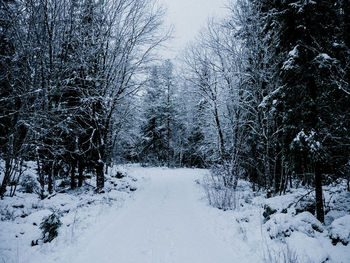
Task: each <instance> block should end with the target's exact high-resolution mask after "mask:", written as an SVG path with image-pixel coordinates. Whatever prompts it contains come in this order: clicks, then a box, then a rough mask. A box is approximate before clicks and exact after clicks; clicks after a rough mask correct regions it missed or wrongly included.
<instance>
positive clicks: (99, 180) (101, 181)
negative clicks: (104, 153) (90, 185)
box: [95, 161, 105, 189]
mask: <svg viewBox="0 0 350 263" xmlns="http://www.w3.org/2000/svg"><path fill="white" fill-rule="evenodd" d="M103 168H104V164H103V162H101V161H99V162H98V163H97V165H96V168H95V169H96V187H97V189H102V188H103V187H104V185H105V178H104V173H103Z"/></svg>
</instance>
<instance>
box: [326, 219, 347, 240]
mask: <svg viewBox="0 0 350 263" xmlns="http://www.w3.org/2000/svg"><path fill="white" fill-rule="evenodd" d="M329 232H330V234H329V237H330V238H331V239H332V243H333V245H336V244H337V243H339V242H341V243H342V244H343V245H344V246H346V245H348V244H349V242H350V215H346V216H343V217H340V218H338V219H336V220H334V221H333V223H332V224H331V226H330V231H329Z"/></svg>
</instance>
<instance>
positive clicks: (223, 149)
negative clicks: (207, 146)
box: [214, 105, 226, 161]
mask: <svg viewBox="0 0 350 263" xmlns="http://www.w3.org/2000/svg"><path fill="white" fill-rule="evenodd" d="M214 115H215V123H216V128H217V130H218V135H219V141H220V154H221V159H222V161H224V159H225V154H226V151H225V143H224V135H223V133H222V130H221V123H220V119H219V113H218V109H217V106H216V105H215V106H214Z"/></svg>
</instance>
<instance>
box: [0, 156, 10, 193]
mask: <svg viewBox="0 0 350 263" xmlns="http://www.w3.org/2000/svg"><path fill="white" fill-rule="evenodd" d="M10 175H11V162H10V158H7V159H6V163H5V175H4V178H3V180H2V184H1V187H0V198H1V199H2V198H3V197H4V194H5V193H6V186H7V184H8V182H9V180H10Z"/></svg>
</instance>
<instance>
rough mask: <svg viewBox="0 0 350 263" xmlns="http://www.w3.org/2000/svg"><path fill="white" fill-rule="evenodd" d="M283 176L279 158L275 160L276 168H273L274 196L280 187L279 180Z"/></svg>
mask: <svg viewBox="0 0 350 263" xmlns="http://www.w3.org/2000/svg"><path fill="white" fill-rule="evenodd" d="M282 176H283V169H282V163H281V160H280V158H277V160H276V168H275V178H274V181H275V182H274V183H275V194H278V193H279V191H280V187H281V179H282Z"/></svg>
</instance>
